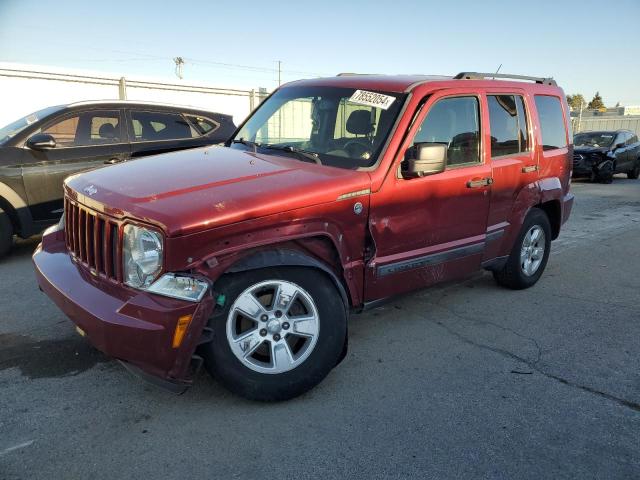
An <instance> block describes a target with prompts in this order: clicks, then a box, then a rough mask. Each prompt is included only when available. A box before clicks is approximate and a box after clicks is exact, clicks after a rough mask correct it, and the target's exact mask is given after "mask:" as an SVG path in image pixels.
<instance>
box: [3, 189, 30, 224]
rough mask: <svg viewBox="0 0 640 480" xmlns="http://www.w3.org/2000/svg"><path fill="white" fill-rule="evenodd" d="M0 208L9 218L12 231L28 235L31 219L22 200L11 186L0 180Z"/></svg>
mask: <svg viewBox="0 0 640 480" xmlns="http://www.w3.org/2000/svg"><path fill="white" fill-rule="evenodd" d="M0 208H1V209H2V210H4V211H5V212H6V214H7V215H8V216H9V219H10V220H11V225H12V226H13V231H14V233H18V234H21V235H22V236H28V235H30V234H31V230H33V219H32V218H31V213H30V212H29V208H28V206H27V204H26V203H25V202H24V200H23V199H22V198H21V197H20V195H18V194H17V193H16V192H15V191H13V189H12V188H11V187H9V186H8V185H6V184H4V183H2V182H0Z"/></svg>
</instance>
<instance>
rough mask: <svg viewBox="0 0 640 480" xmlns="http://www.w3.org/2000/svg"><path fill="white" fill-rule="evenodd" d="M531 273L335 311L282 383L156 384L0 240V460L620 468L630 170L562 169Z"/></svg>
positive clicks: (627, 417)
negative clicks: (307, 380) (237, 391)
mask: <svg viewBox="0 0 640 480" xmlns="http://www.w3.org/2000/svg"><path fill="white" fill-rule="evenodd" d="M573 191H574V193H575V195H576V205H575V207H574V212H573V215H572V218H571V220H570V222H569V224H568V225H567V226H566V228H565V229H564V230H563V232H562V233H561V237H560V239H559V240H558V241H557V242H554V244H553V246H552V254H551V258H550V260H549V264H548V266H547V270H546V272H545V273H544V275H543V277H542V279H541V280H540V282H539V283H538V284H537V285H536V286H534V287H533V288H531V289H528V290H524V291H510V290H506V289H503V288H500V287H498V286H497V285H496V284H495V283H494V281H493V279H492V277H491V275H490V274H489V273H483V274H477V275H475V276H473V277H471V278H469V279H467V280H465V281H463V282H459V283H455V284H448V285H444V286H439V287H434V288H431V289H428V290H423V291H420V292H417V293H414V294H412V295H408V296H405V297H402V298H399V299H397V300H396V301H394V302H393V303H390V304H388V305H386V306H384V307H381V308H379V309H377V310H373V311H370V312H368V313H365V314H362V315H355V316H353V317H352V318H351V320H350V322H351V323H350V335H349V353H348V356H347V358H346V359H345V360H344V361H343V362H342V363H341V364H340V365H339V366H338V367H337V368H335V369H334V370H333V372H332V373H331V374H330V375H329V376H328V377H327V379H326V380H325V381H324V382H323V383H321V384H320V385H319V386H318V387H317V388H315V389H314V390H312V391H311V392H309V393H308V394H306V395H304V396H302V397H299V398H297V399H294V400H292V401H289V402H283V403H276V404H262V403H255V402H250V401H247V400H244V399H242V398H239V397H236V396H234V395H232V394H230V393H228V392H227V391H226V390H224V389H223V388H222V387H221V386H220V385H219V384H217V383H216V381H215V380H213V379H211V378H210V377H209V376H208V375H207V374H206V373H205V372H203V373H201V374H200V376H199V377H198V379H197V382H196V384H195V386H194V387H193V388H192V389H191V390H189V391H188V392H187V393H186V394H184V395H182V396H176V395H174V394H172V393H169V392H165V391H163V390H160V389H158V388H156V387H154V386H151V385H148V384H145V383H143V382H142V381H141V380H139V379H137V378H135V377H133V376H131V375H130V374H129V373H128V372H127V371H125V370H124V369H123V368H122V367H121V366H120V365H119V364H118V363H117V362H114V361H112V360H110V359H109V358H107V357H105V356H104V355H102V354H101V353H99V352H97V351H96V350H94V349H93V348H92V347H91V346H89V345H88V344H87V343H86V341H85V340H84V339H83V338H82V337H80V336H79V335H77V334H76V333H75V331H74V327H73V325H72V323H71V322H70V321H69V320H67V319H66V317H65V316H64V315H63V314H62V313H61V312H60V311H59V310H58V309H57V308H56V307H55V305H54V304H53V303H52V302H51V301H50V300H49V299H48V298H47V297H46V296H45V295H43V294H42V293H40V292H39V290H38V288H37V286H36V281H35V276H34V273H33V270H32V267H31V262H30V254H31V252H32V250H33V249H34V248H35V246H36V244H37V240H36V239H30V240H27V241H21V242H20V243H19V245H18V247H17V248H16V249H15V250H14V252H13V253H12V254H11V255H10V256H9V257H7V258H6V259H4V260H0V479H3V480H4V479H7V480H8V479H76V478H77V479H89V478H90V479H92V480H97V479H121V478H122V479H130V478H158V479H160V478H176V479H178V478H180V479H191V478H215V479H227V478H273V479H275V478H278V479H306V478H322V479H323V480H329V479H334V478H335V479H343V478H366V479H377V478H420V479H423V478H437V479H444V478H492V479H493V478H495V479H503V478H504V479H514V478H518V479H527V478H532V479H533V478H535V479H540V478H554V479H560V478H581V479H588V478H607V479H614V478H620V479H631V478H640V308H639V307H638V303H639V301H640V275H638V271H639V269H640V260H639V258H640V181H637V180H636V181H634V180H627V179H625V178H622V177H620V178H616V179H615V181H614V183H613V184H612V185H593V184H589V183H578V182H575V183H574V185H573Z"/></svg>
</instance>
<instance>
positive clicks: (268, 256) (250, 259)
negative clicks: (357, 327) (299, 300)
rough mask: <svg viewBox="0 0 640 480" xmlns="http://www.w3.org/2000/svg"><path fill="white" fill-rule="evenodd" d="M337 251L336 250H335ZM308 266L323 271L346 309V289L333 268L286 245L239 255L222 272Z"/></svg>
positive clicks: (347, 303) (347, 297) (347, 304)
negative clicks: (239, 256)
mask: <svg viewBox="0 0 640 480" xmlns="http://www.w3.org/2000/svg"><path fill="white" fill-rule="evenodd" d="M336 253H337V252H336ZM283 266H284V267H294V266H295V267H308V268H314V269H317V270H320V271H322V272H324V273H325V274H326V275H327V276H328V277H329V278H330V279H331V281H332V282H333V284H334V285H335V287H336V289H337V290H338V292H339V293H340V298H341V299H342V302H343V303H344V306H345V309H346V310H347V311H348V309H349V306H350V302H349V296H348V295H347V289H346V287H345V285H344V283H343V281H342V279H341V278H339V277H338V275H337V274H336V272H335V271H334V269H332V268H331V267H330V266H329V265H327V264H326V263H324V262H322V261H320V260H318V259H317V258H315V257H313V256H311V255H309V254H307V253H304V252H301V251H299V250H296V249H294V248H293V247H291V246H287V245H277V244H276V245H271V246H270V247H267V248H265V249H261V250H256V251H253V252H251V253H248V254H247V255H245V256H243V257H241V258H240V259H238V260H237V261H235V262H234V263H232V264H231V265H230V266H229V267H227V269H226V270H225V271H224V272H223V274H225V273H238V272H246V271H249V270H257V269H260V268H268V267H283Z"/></svg>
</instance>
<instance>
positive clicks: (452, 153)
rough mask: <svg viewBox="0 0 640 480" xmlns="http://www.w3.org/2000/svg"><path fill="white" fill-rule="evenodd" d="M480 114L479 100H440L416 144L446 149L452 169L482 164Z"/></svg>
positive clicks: (420, 129)
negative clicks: (458, 166) (456, 166)
mask: <svg viewBox="0 0 640 480" xmlns="http://www.w3.org/2000/svg"><path fill="white" fill-rule="evenodd" d="M479 112H480V107H479V104H478V99H477V98H476V97H452V98H444V99H442V100H438V101H437V102H436V103H435V104H434V105H432V106H431V109H430V110H429V113H427V116H426V117H425V119H424V120H423V122H422V124H421V125H420V128H419V129H418V132H417V133H416V135H415V137H414V138H413V142H412V144H413V146H414V147H415V146H416V144H418V143H423V144H424V143H426V144H439V145H446V146H447V165H448V166H455V165H464V164H470V163H480V114H479Z"/></svg>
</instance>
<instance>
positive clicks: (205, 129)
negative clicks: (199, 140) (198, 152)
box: [186, 115, 220, 135]
mask: <svg viewBox="0 0 640 480" xmlns="http://www.w3.org/2000/svg"><path fill="white" fill-rule="evenodd" d="M186 117H187V119H188V120H189V121H190V122H191V125H192V126H193V128H194V129H195V130H196V132H197V134H198V135H206V134H208V133H210V132H213V131H215V130H217V129H218V127H219V126H220V124H219V123H218V122H216V121H214V120H210V119H208V118H205V117H199V116H197V115H187V116H186Z"/></svg>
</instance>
